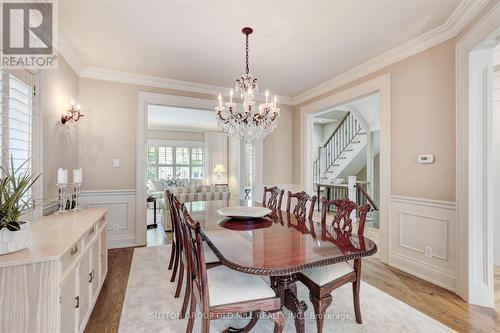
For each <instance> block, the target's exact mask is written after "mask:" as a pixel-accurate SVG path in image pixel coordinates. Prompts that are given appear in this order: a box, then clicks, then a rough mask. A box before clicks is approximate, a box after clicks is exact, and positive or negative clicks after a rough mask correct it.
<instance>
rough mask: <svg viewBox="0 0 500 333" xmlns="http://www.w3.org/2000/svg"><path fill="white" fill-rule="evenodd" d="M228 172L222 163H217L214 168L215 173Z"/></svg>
mask: <svg viewBox="0 0 500 333" xmlns="http://www.w3.org/2000/svg"><path fill="white" fill-rule="evenodd" d="M224 172H226V168H224V166H223V165H222V164H217V165H216V166H215V168H214V173H224Z"/></svg>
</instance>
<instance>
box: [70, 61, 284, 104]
mask: <svg viewBox="0 0 500 333" xmlns="http://www.w3.org/2000/svg"><path fill="white" fill-rule="evenodd" d="M80 77H83V78H87V79H96V80H104V81H114V82H122V83H128V84H134V85H140V86H147V87H156V88H164V89H173V90H180V91H188V92H192V93H198V94H207V95H214V96H217V95H218V94H219V93H221V94H222V95H223V96H226V97H228V96H229V90H230V89H231V87H223V86H217V85H211V84H204V83H198V82H190V81H181V80H173V79H168V78H164V77H159V76H152V75H143V74H136V73H130V72H122V71H115V70H110V69H105V68H98V67H85V68H84V69H83V70H82V71H81V73H80ZM255 100H256V101H263V100H264V97H263V96H256V97H255ZM278 101H279V104H283V105H291V104H290V97H288V96H278Z"/></svg>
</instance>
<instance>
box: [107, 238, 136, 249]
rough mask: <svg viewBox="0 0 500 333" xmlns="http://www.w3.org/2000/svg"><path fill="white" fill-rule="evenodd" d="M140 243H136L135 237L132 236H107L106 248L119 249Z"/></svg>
mask: <svg viewBox="0 0 500 333" xmlns="http://www.w3.org/2000/svg"><path fill="white" fill-rule="evenodd" d="M140 245H141V244H137V243H136V238H135V235H134V236H123V237H113V238H111V237H109V238H108V249H119V248H123V247H134V246H140Z"/></svg>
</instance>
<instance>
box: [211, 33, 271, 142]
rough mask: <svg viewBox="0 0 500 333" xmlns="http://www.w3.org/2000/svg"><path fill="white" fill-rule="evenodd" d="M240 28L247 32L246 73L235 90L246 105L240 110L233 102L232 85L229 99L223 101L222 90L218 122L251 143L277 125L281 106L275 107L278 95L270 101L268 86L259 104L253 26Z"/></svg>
mask: <svg viewBox="0 0 500 333" xmlns="http://www.w3.org/2000/svg"><path fill="white" fill-rule="evenodd" d="M241 32H243V34H245V36H246V68H245V74H244V75H242V76H241V77H240V78H238V79H236V93H239V94H240V97H241V99H242V101H243V103H242V106H243V107H242V108H241V109H240V110H238V109H239V108H237V104H236V103H234V102H233V94H234V92H233V89H231V91H230V92H229V101H228V102H226V103H224V102H223V101H222V96H221V94H219V106H217V107H215V111H216V112H217V124H218V125H219V127H220V128H221V129H222V130H223V131H224V132H226V133H228V134H229V135H232V136H236V137H237V138H239V139H241V140H245V142H247V143H251V142H253V141H255V140H256V139H262V138H264V137H265V136H266V135H268V134H269V133H271V132H272V131H273V130H274V129H275V128H276V125H277V119H278V117H279V116H280V109H279V108H278V107H276V102H277V97H276V96H274V98H273V99H272V100H271V101H269V91H267V90H266V102H265V103H261V104H260V105H259V106H258V107H256V103H255V100H254V97H255V94H257V93H258V84H257V78H254V77H252V75H251V74H250V70H249V66H248V35H250V34H251V33H252V32H253V30H252V28H249V27H245V28H243V29H242V30H241Z"/></svg>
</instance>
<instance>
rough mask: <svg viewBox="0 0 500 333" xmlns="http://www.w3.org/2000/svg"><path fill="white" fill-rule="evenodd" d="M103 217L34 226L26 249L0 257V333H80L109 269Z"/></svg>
mask: <svg viewBox="0 0 500 333" xmlns="http://www.w3.org/2000/svg"><path fill="white" fill-rule="evenodd" d="M106 212H107V210H106V209H104V208H91V209H86V210H83V211H79V212H76V213H75V212H69V213H67V214H63V215H50V216H45V217H43V218H40V219H38V220H35V221H33V222H31V223H30V224H31V225H30V228H31V236H30V238H31V239H30V242H29V246H28V248H27V249H24V250H22V251H19V252H15V253H11V254H6V255H2V256H0V332H13V333H14V332H15V333H17V332H19V333H24V332H26V333H28V332H29V333H32V332H33V333H34V332H41V333H45V332H47V333H57V332H61V333H80V332H83V330H84V329H85V325H86V324H87V321H88V319H89V317H90V313H91V312H92V308H93V306H94V304H95V301H96V300H97V296H98V295H99V291H100V290H101V287H102V285H103V282H104V279H105V278H106V273H107V269H108V263H107V261H108V255H107V253H108V247H107V226H106Z"/></svg>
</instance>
